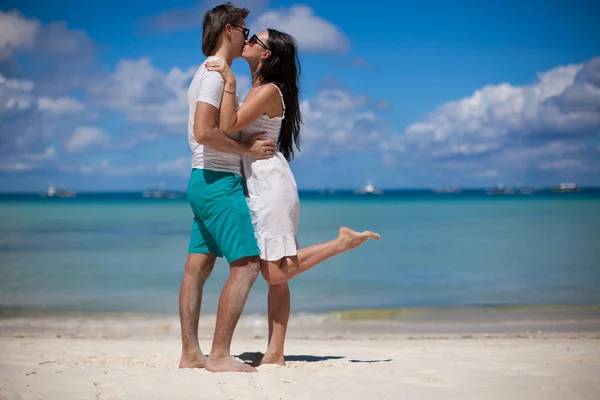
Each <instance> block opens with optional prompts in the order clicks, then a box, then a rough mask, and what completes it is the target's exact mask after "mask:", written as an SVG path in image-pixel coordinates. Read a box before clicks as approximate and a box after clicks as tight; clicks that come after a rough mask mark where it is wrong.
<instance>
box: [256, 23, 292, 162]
mask: <svg viewBox="0 0 600 400" xmlns="http://www.w3.org/2000/svg"><path fill="white" fill-rule="evenodd" d="M267 31H268V32H269V40H268V42H267V46H268V47H269V50H270V51H271V55H270V56H269V57H268V58H267V59H265V60H263V63H262V67H261V68H260V70H259V71H258V72H257V74H256V75H257V76H255V79H257V80H258V81H259V82H262V83H274V84H276V85H277V86H278V87H279V89H281V92H282V93H283V101H284V103H285V114H284V116H285V117H284V118H283V122H282V124H281V131H280V133H279V139H278V140H277V147H278V149H279V151H280V152H281V153H282V154H283V156H284V157H285V159H286V160H288V161H291V160H293V159H294V145H296V148H297V149H298V150H300V125H301V124H302V117H301V116H300V102H299V100H298V97H299V94H300V89H299V79H300V62H299V60H298V51H297V48H298V46H297V44H296V40H295V39H294V38H293V37H292V36H290V35H288V34H287V33H283V32H279V31H277V30H275V29H268V30H267Z"/></svg>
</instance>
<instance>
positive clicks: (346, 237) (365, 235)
mask: <svg viewBox="0 0 600 400" xmlns="http://www.w3.org/2000/svg"><path fill="white" fill-rule="evenodd" d="M380 238H381V236H379V235H378V234H377V233H374V232H371V231H364V232H356V231H353V230H352V229H350V228H347V227H345V226H342V227H341V228H340V232H339V233H338V237H337V239H338V240H339V242H340V244H341V246H342V248H343V249H344V250H352V249H355V248H357V247H359V246H360V245H362V244H363V243H365V242H366V241H367V240H369V239H375V240H379V239H380Z"/></svg>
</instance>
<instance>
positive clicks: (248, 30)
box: [229, 24, 250, 39]
mask: <svg viewBox="0 0 600 400" xmlns="http://www.w3.org/2000/svg"><path fill="white" fill-rule="evenodd" d="M229 25H231V26H235V27H236V28H240V29H241V30H242V32H243V33H244V38H245V39H248V35H249V34H250V29H248V28H244V27H243V26H239V25H236V24H229Z"/></svg>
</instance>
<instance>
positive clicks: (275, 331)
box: [260, 227, 379, 365]
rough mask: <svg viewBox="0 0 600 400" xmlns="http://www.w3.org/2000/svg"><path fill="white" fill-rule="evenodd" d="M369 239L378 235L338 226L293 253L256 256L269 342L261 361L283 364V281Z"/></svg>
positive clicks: (286, 310) (286, 309) (286, 292)
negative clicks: (330, 235) (265, 288)
mask: <svg viewBox="0 0 600 400" xmlns="http://www.w3.org/2000/svg"><path fill="white" fill-rule="evenodd" d="M369 239H375V240H379V235H378V234H376V233H373V232H369V231H365V232H355V231H353V230H352V229H350V228H346V227H342V228H340V231H339V234H338V237H337V238H335V239H334V240H331V241H329V242H325V243H320V244H316V245H313V246H309V247H306V248H303V249H300V250H298V255H297V256H293V257H284V258H282V259H281V260H277V261H266V260H260V269H261V272H262V275H263V277H264V278H265V280H266V281H267V283H268V284H269V296H268V313H269V316H268V318H269V344H268V348H267V352H266V353H265V355H264V356H263V358H262V360H261V362H260V364H261V365H263V364H279V365H285V360H284V350H283V345H284V342H285V333H286V330H287V325H288V321H289V318H290V310H291V302H290V288H289V285H288V283H287V281H289V280H290V279H292V278H293V277H295V276H298V275H299V274H301V273H303V272H306V271H308V270H309V269H311V268H312V267H314V266H315V265H317V264H319V263H321V262H323V261H325V260H327V259H329V258H331V257H333V256H335V255H338V254H340V253H342V252H344V251H347V250H351V249H355V248H357V247H359V246H360V245H362V244H363V243H365V242H366V241H367V240H369Z"/></svg>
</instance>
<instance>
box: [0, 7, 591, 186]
mask: <svg viewBox="0 0 600 400" xmlns="http://www.w3.org/2000/svg"><path fill="white" fill-rule="evenodd" d="M415 3H416V2H401V1H393V2H392V1H387V2H378V3H373V4H374V6H373V7H366V6H365V3H364V2H358V1H357V2H353V1H343V2H342V1H328V2H323V1H321V2H315V1H304V2H283V1H265V0H245V1H238V2H235V3H234V4H236V5H240V6H246V7H248V8H250V9H251V14H250V16H249V18H248V19H247V21H246V22H247V25H248V26H249V27H250V28H252V29H253V30H254V31H256V30H260V29H263V28H265V27H274V28H277V29H280V30H283V31H286V32H289V33H291V34H292V35H294V36H295V37H296V39H297V40H298V42H299V44H300V49H301V63H302V100H303V110H304V113H303V116H304V122H305V123H304V127H303V131H302V133H301V135H302V137H303V147H302V151H301V153H300V155H299V156H298V157H297V159H296V160H294V161H293V162H292V164H291V165H292V169H293V171H294V174H295V176H296V180H297V182H298V186H299V188H300V189H312V188H326V187H329V188H354V187H359V186H362V185H363V184H364V182H365V180H367V179H371V180H373V181H374V182H375V184H376V185H377V186H381V187H387V188H392V187H434V186H444V185H461V186H464V187H485V186H491V185H495V184H498V183H503V184H505V185H515V184H523V185H551V184H556V183H559V182H565V181H569V182H577V183H579V184H582V185H600V24H598V23H597V22H598V21H597V18H594V16H596V15H598V14H599V12H600V6H598V5H596V4H594V2H591V1H546V2H544V3H543V6H541V5H540V4H541V3H540V2H537V1H536V2H533V1H524V2H523V1H521V2H516V1H504V2H500V1H490V2H487V3H485V4H483V3H482V2H475V1H454V2H449V1H424V2H419V4H415ZM124 4H126V6H124ZM216 4H218V2H214V1H198V2H195V1H183V0H172V1H168V2H167V1H129V2H123V1H119V2H117V1H113V0H107V1H104V2H78V1H64V0H63V1H60V0H57V1H53V2H51V3H50V2H42V1H26V2H23V1H22V0H21V1H12V0H11V1H2V3H1V6H2V7H1V14H0V135H1V136H0V137H1V138H2V140H1V141H0V155H1V157H2V159H1V160H0V185H1V186H0V191H41V190H44V189H45V187H46V186H47V185H48V184H49V183H53V184H56V185H60V186H65V187H69V188H73V189H76V190H94V191H95V190H143V189H146V188H148V187H153V186H156V185H158V184H160V183H164V184H165V185H166V187H167V188H171V189H183V188H184V187H185V184H186V181H187V176H188V174H189V168H190V151H189V148H188V146H187V102H186V91H187V84H188V83H189V80H190V79H191V77H192V76H193V73H194V72H195V69H196V68H197V67H198V65H199V64H200V63H201V62H202V61H203V55H202V53H201V51H200V45H201V43H200V41H201V27H200V21H201V18H202V15H203V13H204V11H205V10H206V9H208V8H210V7H212V6H214V5H216ZM234 72H235V73H236V75H238V82H239V85H240V86H241V88H240V90H241V91H242V92H243V91H244V90H247V87H248V84H249V75H248V68H247V65H246V64H245V62H244V61H242V60H236V61H235V63H234ZM245 88H246V89H245Z"/></svg>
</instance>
